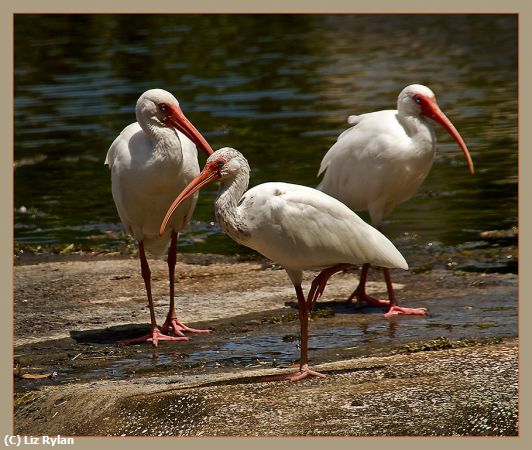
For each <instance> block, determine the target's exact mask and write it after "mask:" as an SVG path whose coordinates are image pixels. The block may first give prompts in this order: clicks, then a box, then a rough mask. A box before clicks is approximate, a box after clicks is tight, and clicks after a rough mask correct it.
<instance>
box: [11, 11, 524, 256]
mask: <svg viewBox="0 0 532 450" xmlns="http://www.w3.org/2000/svg"><path fill="white" fill-rule="evenodd" d="M495 37H496V39H495ZM517 61H518V54H517V16H516V15H194V14H193V15H46V16H32V15H17V16H16V17H15V198H14V206H15V212H14V222H15V239H16V242H17V243H21V244H35V245H38V244H59V245H63V244H64V245H66V244H68V243H78V244H79V243H85V244H87V245H93V244H94V245H96V244H97V245H102V244H103V245H104V246H107V247H109V248H113V247H118V246H119V245H120V243H121V242H120V240H119V239H117V238H116V233H108V232H109V231H117V230H120V223H119V219H118V215H117V213H116V211H115V207H114V204H113V200H112V197H111V185H110V175H109V171H108V168H107V167H106V166H104V165H103V160H104V158H105V154H106V152H107V149H108V147H109V145H110V144H111V142H112V141H113V139H114V137H115V136H116V135H117V134H118V133H119V132H120V131H121V130H122V128H123V127H124V126H125V125H127V124H129V123H131V122H132V121H134V105H135V102H136V100H137V98H138V96H139V95H140V94H141V93H142V92H143V91H144V90H146V89H149V88H153V87H160V88H164V89H166V90H169V91H171V92H173V93H174V94H175V95H176V97H177V98H178V99H179V100H180V103H181V106H182V108H183V110H184V111H185V113H186V114H187V116H188V117H189V118H190V119H191V120H192V122H193V123H195V124H196V126H197V128H198V129H199V130H201V131H202V132H203V133H204V135H205V136H206V138H207V139H208V140H209V142H210V143H211V144H212V146H213V147H214V148H219V147H222V146H232V147H235V148H238V149H239V150H241V151H242V152H243V153H244V154H245V155H246V157H247V158H248V159H249V161H250V164H251V167H252V169H253V173H252V180H251V185H255V184H259V183H261V182H265V181H275V180H277V181H287V182H293V183H300V184H306V185H315V184H317V181H318V180H317V179H316V173H317V169H318V167H319V162H320V160H321V158H322V156H323V155H324V154H325V152H326V151H327V150H328V149H329V147H330V146H331V145H332V143H333V142H334V141H335V139H336V136H337V135H338V134H339V133H340V132H341V131H342V130H344V129H345V128H346V117H347V116H348V115H350V114H359V113H364V112H369V111H375V110H379V109H391V108H394V105H395V102H396V98H397V94H398V93H399V91H400V90H401V89H402V88H403V87H404V86H406V85H407V84H411V83H414V82H419V83H422V84H426V85H428V86H430V87H431V88H432V89H433V90H434V91H435V92H436V95H437V97H438V101H439V104H440V106H441V107H442V109H443V111H444V112H445V113H446V114H447V115H448V117H449V118H451V120H452V121H453V123H454V124H455V126H456V127H457V129H458V130H459V131H460V133H461V134H462V136H463V138H464V140H465V141H466V143H467V144H468V146H469V149H470V151H471V154H472V156H473V159H474V162H475V166H476V169H477V173H476V174H475V175H474V176H470V175H469V174H468V171H467V167H466V165H465V161H464V159H463V157H462V153H461V151H460V149H459V148H458V146H457V145H456V144H455V143H454V141H452V139H451V138H450V137H449V136H447V135H446V134H445V132H444V131H443V130H442V129H438V130H437V134H438V137H439V149H438V154H437V158H436V162H435V164H434V167H433V169H432V172H431V173H430V175H429V177H428V179H427V180H426V181H425V183H424V185H423V187H422V189H421V190H420V192H419V193H418V195H417V196H416V197H415V198H413V199H411V200H410V201H409V202H407V203H405V204H403V205H401V206H399V207H398V208H397V209H396V210H395V212H394V213H393V214H392V215H391V216H390V218H389V221H388V223H387V224H386V226H385V230H384V231H385V233H386V234H387V235H388V236H390V237H391V238H392V239H396V240H397V241H398V242H399V246H400V247H402V246H403V247H404V246H406V242H408V238H405V233H410V236H411V235H413V234H414V235H417V236H418V238H417V242H419V243H421V244H422V245H424V244H426V243H428V242H437V243H441V244H442V245H457V244H462V243H465V242H471V241H477V240H479V237H478V233H479V232H480V231H482V230H489V229H506V228H509V227H511V226H513V225H516V224H517V163H518V148H517V142H518V140H517V118H518V116H517V87H518V86H517ZM200 158H201V163H203V161H204V158H203V157H202V156H200ZM215 190H216V187H214V186H213V187H212V188H211V190H210V191H207V192H205V193H203V195H202V196H201V197H200V201H199V204H198V208H197V210H196V212H195V216H194V219H195V221H194V223H193V224H192V226H191V229H190V231H189V232H188V233H186V234H185V235H184V237H183V239H182V240H181V241H180V245H181V250H182V251H202V252H203V251H210V252H215V253H231V252H234V251H235V250H236V248H237V246H236V244H234V243H233V242H232V241H231V240H230V239H229V238H228V237H225V236H224V235H222V234H221V233H220V231H219V230H218V228H217V227H216V226H213V225H210V222H211V221H212V220H213V214H212V200H213V198H214V195H215ZM363 217H366V216H364V215H363ZM401 237H402V238H401Z"/></svg>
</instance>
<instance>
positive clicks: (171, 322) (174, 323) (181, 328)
mask: <svg viewBox="0 0 532 450" xmlns="http://www.w3.org/2000/svg"><path fill="white" fill-rule="evenodd" d="M169 328H172V330H173V331H174V333H175V334H177V335H178V336H184V334H183V333H184V332H186V333H192V334H208V333H210V332H211V330H199V329H197V328H190V327H189V326H187V325H185V324H184V323H182V322H180V321H179V320H177V319H176V318H169V319H166V322H165V323H164V325H163V330H168V329H169Z"/></svg>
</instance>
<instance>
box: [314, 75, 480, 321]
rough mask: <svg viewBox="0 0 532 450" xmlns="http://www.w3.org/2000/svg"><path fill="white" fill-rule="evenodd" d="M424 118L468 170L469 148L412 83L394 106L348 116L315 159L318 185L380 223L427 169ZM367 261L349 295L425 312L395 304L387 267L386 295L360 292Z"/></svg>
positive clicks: (430, 147)
mask: <svg viewBox="0 0 532 450" xmlns="http://www.w3.org/2000/svg"><path fill="white" fill-rule="evenodd" d="M428 119H432V120H434V121H435V122H438V123H440V124H441V125H442V126H443V127H444V128H445V129H446V130H447V132H448V133H449V134H450V135H451V136H453V138H454V139H455V140H456V141H457V142H458V144H459V145H460V147H461V148H462V151H463V152H464V155H465V157H466V160H467V164H468V167H469V171H470V172H471V173H473V172H474V168H473V161H472V160H471V156H470V154H469V151H468V149H467V147H466V145H465V143H464V141H463V139H462V137H461V136H460V134H459V133H458V131H456V128H455V127H454V126H453V124H452V123H451V122H450V121H449V119H448V118H447V117H446V116H445V114H443V112H442V111H441V110H440V108H439V106H438V104H437V103H436V98H435V96H434V93H433V92H432V91H431V90H430V89H429V88H428V87H426V86H422V85H419V84H413V85H410V86H407V87H406V88H404V89H403V90H402V91H401V93H400V94H399V98H398V101H397V110H386V111H377V112H373V113H368V114H362V115H360V116H350V117H349V119H348V122H349V124H350V125H353V127H352V128H349V129H348V130H346V131H344V132H343V133H342V134H340V136H339V137H338V140H337V141H336V142H335V144H334V145H333V146H332V147H331V148H330V150H329V151H328V152H327V154H326V155H325V156H324V157H323V160H322V161H321V165H320V170H319V173H318V176H319V175H321V174H323V179H322V181H321V183H320V184H319V186H318V189H319V190H321V191H322V192H325V193H327V194H329V195H331V196H332V197H335V198H337V199H338V200H340V201H341V202H342V203H345V204H346V205H347V206H349V208H351V209H352V210H353V211H368V212H369V215H370V218H371V221H372V224H373V225H374V226H375V227H376V228H378V229H380V228H381V227H382V222H383V219H384V218H385V217H386V216H387V215H388V214H389V213H390V212H391V211H392V209H393V208H394V207H395V206H396V205H398V204H399V203H402V202H404V201H406V200H408V199H409V198H410V197H412V196H413V195H414V194H415V193H416V192H417V190H418V189H419V187H420V186H421V183H423V180H424V179H425V177H426V176H427V175H428V173H429V171H430V168H431V167H432V163H433V161H434V155H435V151H436V135H435V133H434V128H433V126H432V124H431V123H430V121H429V120H428ZM368 269H369V264H365V265H364V266H363V267H362V273H361V275H360V281H359V284H358V287H357V288H356V290H355V291H354V292H353V294H352V295H351V297H350V298H349V300H350V301H351V300H352V299H353V298H354V297H356V298H357V301H358V302H363V301H366V302H368V303H369V304H371V305H379V306H386V307H387V308H388V312H387V313H386V314H385V316H387V317H388V316H390V315H394V314H417V315H423V314H426V310H425V309H424V308H415V309H411V308H401V307H399V306H397V300H396V297H395V294H394V292H393V288H392V284H391V277H390V272H389V269H387V268H384V269H383V270H384V276H385V279H386V284H387V287H388V296H389V301H385V300H384V301H383V300H378V299H375V298H372V297H370V296H368V295H367V294H366V291H365V284H366V277H367V272H368Z"/></svg>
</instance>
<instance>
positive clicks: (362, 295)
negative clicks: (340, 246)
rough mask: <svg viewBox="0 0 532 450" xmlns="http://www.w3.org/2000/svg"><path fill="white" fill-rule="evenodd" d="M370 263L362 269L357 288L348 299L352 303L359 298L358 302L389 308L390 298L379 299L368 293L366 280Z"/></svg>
mask: <svg viewBox="0 0 532 450" xmlns="http://www.w3.org/2000/svg"><path fill="white" fill-rule="evenodd" d="M368 271H369V264H367V263H366V264H364V265H363V266H362V270H361V271H360V281H359V282H358V286H357V288H356V289H355V290H354V291H353V293H352V294H351V295H350V296H349V298H348V299H347V301H348V302H349V303H351V302H352V301H353V299H354V298H356V299H357V304H358V305H360V306H361V305H362V303H363V302H366V303H367V304H368V305H369V306H382V307H385V308H388V306H389V305H390V302H389V301H388V300H379V299H377V298H375V297H370V296H369V295H368V294H366V281H367V278H368Z"/></svg>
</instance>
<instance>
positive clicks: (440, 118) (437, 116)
mask: <svg viewBox="0 0 532 450" xmlns="http://www.w3.org/2000/svg"><path fill="white" fill-rule="evenodd" d="M424 113H425V114H426V115H427V116H428V117H430V118H431V119H433V120H435V121H436V122H438V123H440V124H441V125H442V126H443V128H445V129H446V130H447V133H449V134H450V135H451V136H452V137H453V138H454V140H455V141H456V142H458V145H459V146H460V147H461V149H462V151H463V152H464V156H465V158H466V161H467V166H468V167H469V172H470V173H471V175H473V174H474V173H475V167H474V166H473V160H472V159H471V155H470V154H469V150H468V149H467V146H466V145H465V142H464V140H463V139H462V136H460V133H458V131H457V130H456V128H455V127H454V125H453V124H452V123H451V121H450V120H449V119H448V118H447V116H446V115H445V114H443V112H442V110H441V109H440V107H439V106H438V104H437V103H436V100H432V101H431V102H430V103H429V105H428V108H427V110H426V111H424Z"/></svg>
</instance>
